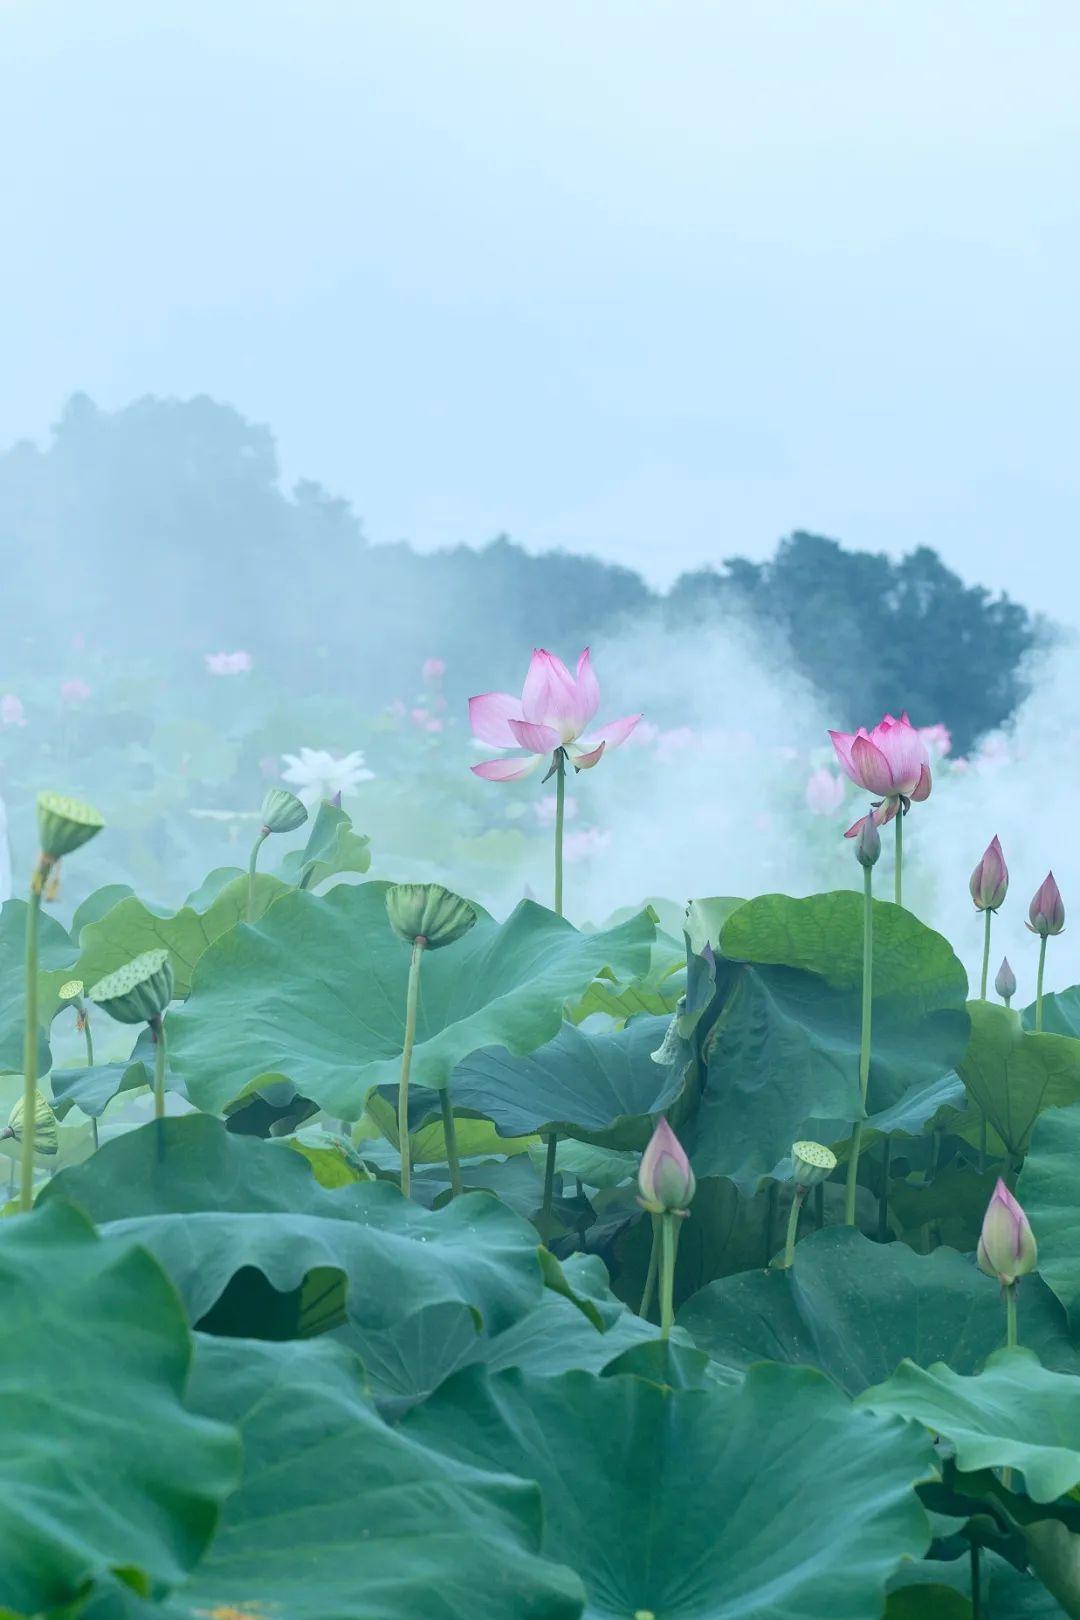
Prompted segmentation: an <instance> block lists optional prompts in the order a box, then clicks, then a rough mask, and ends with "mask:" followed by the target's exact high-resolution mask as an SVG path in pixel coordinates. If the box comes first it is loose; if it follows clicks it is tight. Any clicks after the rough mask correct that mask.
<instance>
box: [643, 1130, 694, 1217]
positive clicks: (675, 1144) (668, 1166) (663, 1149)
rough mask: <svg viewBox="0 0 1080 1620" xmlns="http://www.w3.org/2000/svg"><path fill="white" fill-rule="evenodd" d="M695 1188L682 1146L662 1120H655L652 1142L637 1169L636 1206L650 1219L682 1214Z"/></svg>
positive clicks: (688, 1162) (688, 1161) (692, 1174)
mask: <svg viewBox="0 0 1080 1620" xmlns="http://www.w3.org/2000/svg"><path fill="white" fill-rule="evenodd" d="M696 1186H697V1183H696V1182H695V1180H694V1172H693V1171H692V1170H691V1168H690V1160H689V1159H688V1158H687V1157H686V1154H685V1153H684V1152H683V1148H682V1143H681V1142H680V1141H679V1138H678V1137H677V1136H676V1135H675V1132H674V1131H673V1130H672V1128H671V1126H670V1125H669V1124H668V1122H667V1120H666V1119H660V1120H657V1123H656V1129H655V1131H653V1134H652V1140H651V1141H650V1143H649V1145H648V1147H647V1148H646V1149H645V1151H644V1153H643V1154H642V1155H641V1163H640V1165H639V1166H638V1191H639V1192H640V1194H641V1197H640V1199H639V1202H640V1203H641V1205H642V1207H643V1208H644V1209H647V1210H650V1211H651V1212H652V1213H653V1214H654V1215H662V1214H664V1213H666V1212H668V1211H671V1210H683V1209H685V1208H686V1207H687V1205H688V1204H689V1203H690V1200H691V1199H692V1198H693V1196H694V1192H695V1189H696Z"/></svg>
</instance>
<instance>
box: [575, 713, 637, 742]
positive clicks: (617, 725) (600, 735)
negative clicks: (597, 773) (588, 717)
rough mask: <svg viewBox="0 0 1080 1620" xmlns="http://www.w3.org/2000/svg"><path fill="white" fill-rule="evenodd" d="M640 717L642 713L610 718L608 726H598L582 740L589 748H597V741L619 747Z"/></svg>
mask: <svg viewBox="0 0 1080 1620" xmlns="http://www.w3.org/2000/svg"><path fill="white" fill-rule="evenodd" d="M640 719H641V716H640V714H625V715H623V717H622V719H621V720H609V721H608V723H607V725H606V726H597V727H596V728H595V730H593V731H591V732H590V733H589V735H588V736H587V737H583V738H582V742H583V743H584V744H585V747H586V748H589V749H593V748H595V747H596V745H597V743H607V746H608V747H609V748H619V747H621V746H622V744H623V743H624V742H625V741H626V739H627V737H629V735H630V733H631V732H632V731H633V729H634V727H635V726H636V725H637V723H638V721H639V720H640Z"/></svg>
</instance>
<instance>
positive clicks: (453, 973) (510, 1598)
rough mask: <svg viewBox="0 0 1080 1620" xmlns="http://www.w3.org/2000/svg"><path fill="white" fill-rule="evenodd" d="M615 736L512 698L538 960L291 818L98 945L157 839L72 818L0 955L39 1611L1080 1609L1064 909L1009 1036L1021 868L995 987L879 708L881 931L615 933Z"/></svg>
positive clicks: (843, 746) (816, 910)
mask: <svg viewBox="0 0 1080 1620" xmlns="http://www.w3.org/2000/svg"><path fill="white" fill-rule="evenodd" d="M598 697H599V693H598V689H596V688H595V678H594V677H593V676H592V673H591V670H590V668H589V660H588V657H587V655H583V657H582V660H581V661H579V663H578V666H577V669H576V671H574V672H571V671H570V670H568V669H567V667H566V666H565V665H563V664H562V663H561V662H560V661H559V660H558V659H554V658H551V657H550V655H548V654H544V653H541V654H536V655H534V659H533V662H532V663H531V664H530V666H529V672H528V675H527V677H526V681H525V686H524V689H523V692H522V695H521V698H520V699H518V698H516V697H513V696H510V695H507V694H499V693H488V694H484V695H483V696H482V697H481V698H478V699H475V700H474V703H473V708H472V714H471V720H472V728H473V732H474V734H475V736H476V737H477V739H478V742H479V743H480V744H483V745H486V747H487V749H488V751H489V757H487V758H485V759H482V760H481V761H480V762H479V764H478V767H477V775H479V776H480V777H481V778H483V779H486V780H487V781H489V782H491V783H492V784H493V785H492V787H491V791H492V792H493V793H498V792H521V791H529V790H528V789H521V788H518V787H516V786H515V784H516V783H517V782H519V781H520V780H521V778H523V777H524V776H525V775H527V774H528V773H529V772H530V771H532V770H535V769H537V768H538V767H541V768H544V769H546V771H547V777H546V778H545V780H547V779H552V780H553V783H554V797H555V809H554V815H553V818H552V824H551V833H552V839H553V845H552V854H553V859H552V865H551V878H552V884H551V892H550V894H549V895H548V896H546V897H545V898H546V899H548V900H550V901H551V904H550V906H549V905H547V904H543V903H541V902H540V901H539V900H531V899H526V900H523V901H522V902H521V903H520V904H519V905H518V906H517V907H516V908H515V909H513V910H512V911H511V912H510V913H509V915H505V916H499V917H496V916H493V915H491V914H489V912H488V911H487V910H485V908H484V907H483V906H481V905H480V904H478V903H476V902H474V901H473V900H472V899H470V897H469V896H467V895H461V894H457V893H455V892H453V891H451V890H450V889H448V888H446V887H444V886H442V885H440V884H438V883H434V882H424V883H417V884H410V883H388V882H385V881H382V880H381V879H379V878H378V876H377V875H376V876H372V875H370V874H371V870H372V869H373V870H374V872H375V873H376V874H377V872H378V851H377V849H375V850H374V854H373V852H372V849H371V847H370V846H369V843H368V839H367V837H366V836H365V835H364V833H363V829H362V828H361V827H359V826H354V825H353V821H352V819H351V817H350V815H349V814H348V813H347V812H346V811H345V810H344V809H342V808H341V807H340V805H338V804H335V803H333V802H331V801H323V802H321V803H318V804H313V805H311V806H306V805H304V804H302V803H301V802H300V801H299V800H297V799H296V798H294V797H293V795H292V794H291V793H290V792H289V791H287V790H286V789H284V788H273V789H271V790H270V791H269V792H268V793H267V795H266V799H265V802H264V804H263V806H262V810H261V814H260V815H259V816H258V819H257V827H258V830H257V835H256V837H255V839H254V845H253V847H252V850H251V855H250V861H249V864H248V866H247V868H246V869H245V868H244V867H217V868H215V869H214V870H213V871H212V872H211V873H210V874H209V876H208V877H207V878H206V880H205V881H204V882H203V883H202V884H201V885H200V887H199V888H198V889H197V890H195V891H194V892H193V893H192V894H191V895H190V897H189V899H188V901H187V903H186V904H185V905H184V906H182V907H181V908H180V909H179V910H176V911H164V910H162V909H161V908H160V907H157V906H154V905H151V904H149V903H148V902H146V901H144V900H143V899H141V898H140V897H139V896H138V895H137V894H134V893H132V892H131V891H130V890H129V889H128V888H127V886H126V885H125V886H118V885H112V884H109V885H106V886H104V887H101V888H99V889H97V890H96V891H95V892H93V893H91V894H90V895H89V897H88V898H86V899H85V900H83V902H82V903H81V904H80V905H79V907H78V908H77V910H76V911H75V913H74V916H73V917H72V919H71V924H70V927H66V928H65V927H63V926H61V924H60V923H59V922H58V921H57V920H56V916H55V915H54V908H53V906H52V902H53V900H54V899H55V898H56V894H57V886H58V880H59V879H60V877H61V870H62V871H63V873H64V874H65V876H66V873H67V871H68V869H69V867H70V868H75V867H76V866H77V863H79V862H80V860H82V859H83V858H84V857H83V855H82V850H83V847H84V846H86V845H89V844H90V843H91V840H93V848H94V850H95V860H96V861H97V862H98V863H99V865H100V863H101V862H103V861H104V860H105V859H106V855H107V850H108V841H109V837H110V832H109V826H110V815H111V808H110V806H109V805H107V804H105V805H102V806H101V809H102V812H103V814H102V815H98V814H97V812H96V811H95V810H93V809H91V808H90V807H89V806H86V805H84V804H81V803H80V802H78V801H75V800H71V799H66V798H62V797H60V796H58V795H56V794H53V793H44V794H42V795H41V797H40V799H39V802H38V829H39V839H40V846H41V853H40V855H39V857H38V859H37V861H36V863H35V865H34V868H33V871H32V873H30V874H28V877H29V882H28V883H27V884H26V886H25V888H24V892H23V894H22V896H21V897H19V896H17V897H16V898H13V899H11V900H9V901H8V902H7V903H6V904H5V905H4V907H3V910H2V913H0V1069H2V1071H3V1078H2V1080H0V1087H2V1098H0V1102H2V1107H3V1109H4V1110H6V1112H4V1113H3V1114H2V1115H0V1117H3V1118H6V1119H7V1125H6V1129H5V1130H4V1131H3V1134H2V1137H0V1148H2V1149H3V1151H4V1153H5V1154H6V1156H7V1158H8V1161H9V1164H10V1182H9V1202H8V1204H7V1207H6V1210H5V1216H6V1218H5V1219H4V1220H3V1222H0V1299H2V1301H3V1311H2V1317H0V1321H2V1328H0V1410H2V1412H3V1445H2V1447H0V1489H2V1500H3V1512H2V1513H0V1615H5V1616H18V1617H37V1616H48V1617H57V1620H58V1617H61V1616H62V1617H64V1620H75V1617H76V1616H78V1617H85V1620H154V1617H158V1620H194V1617H200V1620H577V1617H580V1616H587V1617H588V1620H736V1617H738V1620H765V1617H777V1620H875V1617H882V1616H885V1617H888V1620H964V1617H973V1620H980V1617H981V1620H987V1617H994V1620H1005V1617H1009V1620H1012V1617H1036V1616H1037V1617H1040V1620H1049V1617H1053V1616H1061V1615H1071V1616H1076V1615H1080V1555H1078V1551H1077V1549H1080V1338H1078V1333H1080V986H1077V987H1071V988H1063V989H1054V988H1052V985H1053V962H1054V945H1053V941H1054V938H1055V937H1056V936H1057V935H1058V934H1059V933H1060V932H1061V931H1062V929H1063V927H1064V924H1065V912H1064V906H1063V903H1062V899H1061V896H1060V894H1059V892H1058V890H1057V885H1056V884H1055V883H1054V881H1053V878H1052V876H1048V878H1047V880H1046V882H1045V883H1044V884H1043V885H1042V886H1041V887H1040V889H1039V890H1038V892H1037V894H1036V895H1035V896H1034V897H1033V898H1032V899H1031V902H1030V907H1029V911H1028V925H1029V928H1030V930H1031V933H1032V942H1031V948H1032V952H1033V957H1034V958H1036V959H1037V962H1038V969H1037V982H1038V993H1037V997H1036V1000H1035V1002H1034V1003H1033V1004H1032V1005H1031V1006H1027V1007H1018V1006H1014V1005H1013V1004H1012V1003H1013V998H1014V996H1015V993H1016V980H1015V977H1014V976H1013V974H1012V970H1011V969H1010V968H1009V965H1008V964H1007V963H1001V964H1000V966H999V965H998V963H997V962H996V961H995V959H994V954H993V950H992V930H993V924H994V919H995V917H996V915H997V913H998V911H999V910H1000V909H1001V908H1002V907H1003V906H1006V905H1009V904H1011V903H1012V902H1011V901H1010V899H1009V898H1008V889H1009V877H1008V871H1007V867H1006V863H1005V857H1004V854H1003V852H1002V850H1001V848H1000V846H999V845H998V843H997V841H996V840H994V841H993V843H992V844H991V845H990V847H989V848H988V849H987V850H986V852H985V854H984V855H983V856H982V858H981V859H979V860H978V863H977V865H976V866H975V869H974V871H973V872H972V873H971V878H970V894H971V900H972V903H973V905H974V906H975V908H976V909H977V911H978V912H980V913H981V914H982V916H983V918H984V924H985V936H984V937H985V949H984V952H983V957H982V962H981V964H980V965H977V966H976V971H975V974H974V982H973V983H971V984H970V985H969V980H968V974H967V972H966V971H965V968H964V966H963V965H962V963H961V961H960V960H959V958H958V956H957V955H956V954H955V952H954V950H953V949H952V947H951V945H950V944H949V942H948V941H947V940H946V939H945V938H943V937H942V936H941V935H940V934H938V933H936V932H934V931H933V930H931V929H930V928H928V927H927V926H926V925H925V924H924V923H923V922H921V921H920V920H919V918H918V916H916V915H915V914H914V913H913V912H912V911H911V910H909V909H908V908H907V907H906V906H905V905H904V903H903V900H904V888H903V879H904V862H905V860H907V861H909V862H910V861H912V860H917V842H916V844H915V849H914V850H913V847H912V846H913V840H917V839H918V838H919V837H923V836H928V833H927V832H926V831H925V829H927V828H929V827H930V825H931V820H932V815H933V803H932V799H931V790H932V779H931V769H930V759H929V756H928V754H927V751H926V746H925V743H924V742H923V741H922V740H921V739H920V735H919V733H918V732H917V731H916V730H915V728H914V727H912V726H911V725H910V724H909V723H908V722H907V719H906V717H901V718H900V719H894V718H892V717H886V719H885V720H884V721H882V722H881V724H880V725H879V726H877V727H875V728H874V729H873V730H872V731H870V732H858V733H855V734H851V735H848V734H842V733H836V734H834V737H833V742H834V746H835V750H836V756H837V761H838V764H839V767H840V768H841V769H842V770H843V772H844V773H845V775H846V776H847V777H848V778H849V779H850V781H851V782H853V783H854V784H855V787H856V789H857V790H858V791H859V792H860V793H862V794H864V795H865V797H866V802H865V805H864V806H863V808H864V810H865V814H864V815H861V816H860V817H859V819H858V820H857V821H856V823H855V824H854V825H853V826H852V827H851V828H850V830H849V831H850V836H849V840H848V844H847V846H846V848H847V851H848V853H849V857H850V860H851V863H852V871H853V872H854V873H855V874H856V875H857V876H858V880H859V884H860V887H861V893H860V892H859V890H858V889H843V890H838V891H836V892H830V893H823V894H815V895H811V896H809V897H800V898H792V897H789V896H787V895H783V894H764V895H759V896H756V897H739V896H736V895H728V896H715V895H711V896H710V895H706V896H700V897H695V898H688V897H685V896H678V897H673V898H672V900H671V901H670V902H666V903H665V902H660V901H658V902H656V903H654V904H652V905H650V906H647V907H645V908H644V909H641V910H634V909H632V908H630V909H628V910H627V911H626V912H623V913H618V914H616V915H615V916H614V917H612V918H611V919H610V920H609V921H608V922H607V923H606V924H604V925H602V926H591V925H590V926H584V925H583V926H577V925H575V922H574V921H572V920H571V919H572V918H573V917H574V915H575V912H574V903H573V894H572V879H571V884H570V886H569V889H568V888H567V887H566V886H564V873H563V861H562V855H563V838H564V805H565V784H566V781H567V779H568V778H569V777H570V776H571V774H572V773H573V772H576V771H581V770H590V771H591V770H593V769H594V768H596V767H597V766H598V765H599V766H600V769H601V772H602V773H603V772H608V771H610V772H611V773H612V775H614V774H615V773H617V771H618V770H619V768H620V761H619V760H618V759H615V760H612V761H609V759H608V755H609V754H611V753H612V752H613V751H614V750H615V749H616V748H617V747H618V746H619V744H620V743H621V742H623V741H625V740H626V738H627V737H628V736H629V735H630V734H631V732H632V730H633V727H634V721H635V717H634V716H628V717H626V718H624V719H622V720H615V721H612V722H610V723H608V724H607V725H606V726H604V727H600V728H598V729H595V730H591V731H590V729H589V727H590V725H591V721H592V717H593V714H594V713H595V711H596V707H597V702H598ZM496 750H497V751H498V752H495V751H496ZM927 800H931V802H930V803H929V804H928V803H927ZM257 802H258V801H257V799H256V804H257ZM883 846H884V847H883ZM281 851H284V854H282V853H280V852H281ZM977 856H978V850H977V849H976V850H974V851H973V852H972V858H973V861H974V860H975V858H976V857H977ZM643 859H644V857H643ZM642 879H643V886H644V887H645V889H646V891H647V872H643V874H642ZM958 881H959V883H960V885H961V887H962V886H963V885H964V883H965V882H967V874H966V873H963V874H961V875H960V876H959V880H958ZM734 886H735V885H733V887H734ZM564 911H565V912H566V913H567V915H563V913H564Z"/></svg>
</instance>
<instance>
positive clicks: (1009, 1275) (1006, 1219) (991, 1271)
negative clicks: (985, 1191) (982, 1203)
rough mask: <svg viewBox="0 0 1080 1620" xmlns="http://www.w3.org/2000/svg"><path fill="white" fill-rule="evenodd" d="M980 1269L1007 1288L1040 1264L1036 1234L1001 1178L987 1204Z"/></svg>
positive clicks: (982, 1234)
mask: <svg viewBox="0 0 1080 1620" xmlns="http://www.w3.org/2000/svg"><path fill="white" fill-rule="evenodd" d="M978 1259H979V1270H980V1271H985V1272H986V1274H987V1276H989V1277H996V1278H997V1279H998V1281H999V1282H1000V1283H1001V1284H1002V1286H1003V1287H1005V1288H1010V1287H1011V1286H1012V1284H1013V1283H1015V1282H1016V1280H1017V1278H1018V1277H1025V1276H1026V1275H1027V1273H1028V1272H1029V1271H1034V1270H1035V1267H1036V1266H1037V1265H1038V1263H1039V1251H1038V1248H1037V1246H1036V1243H1035V1234H1034V1233H1033V1232H1032V1230H1031V1224H1030V1222H1029V1221H1028V1218H1027V1216H1026V1215H1025V1214H1024V1211H1023V1210H1022V1209H1021V1207H1020V1205H1019V1204H1018V1203H1017V1201H1016V1199H1015V1198H1014V1197H1013V1195H1012V1193H1011V1192H1010V1191H1009V1189H1008V1187H1006V1185H1005V1183H1004V1182H1003V1181H1002V1179H1001V1177H1000V1176H999V1177H998V1182H997V1186H996V1187H995V1188H994V1191H993V1195H992V1197H991V1199H990V1202H989V1204H988V1205H987V1207H986V1214H985V1216H984V1217H983V1224H982V1233H981V1235H980V1237H979V1247H978Z"/></svg>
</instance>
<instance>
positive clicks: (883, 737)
mask: <svg viewBox="0 0 1080 1620" xmlns="http://www.w3.org/2000/svg"><path fill="white" fill-rule="evenodd" d="M829 736H830V737H831V738H832V745H833V747H834V748H835V749H836V757H837V759H838V760H839V761H840V763H841V765H842V766H843V767H844V770H845V771H846V772H847V774H848V776H850V777H851V780H852V781H853V782H854V783H855V784H856V786H857V787H861V788H863V789H864V790H865V791H866V792H867V793H874V794H877V796H878V802H877V803H876V804H875V805H874V809H873V816H874V822H875V824H876V825H877V826H879V827H881V826H883V825H884V824H885V822H887V821H891V820H892V819H893V817H894V816H895V815H896V813H897V811H898V810H901V809H903V810H905V811H906V810H907V807H908V805H909V804H910V802H911V801H912V800H915V801H916V803H919V802H921V801H922V800H923V799H928V798H929V797H930V789H931V786H932V785H933V784H932V779H931V775H930V756H929V754H928V753H927V751H926V744H925V743H924V742H923V740H922V738H921V737H920V735H919V733H918V732H917V731H916V730H915V727H914V726H913V725H912V724H911V721H910V720H909V719H908V717H907V715H906V714H902V715H901V716H900V718H899V720H897V719H895V718H894V716H893V715H891V714H887V715H886V716H885V718H884V720H882V721H880V722H879V723H878V724H877V725H876V726H875V727H874V729H873V731H867V730H866V729H865V728H864V727H863V726H860V727H859V729H858V731H856V732H855V733H854V734H851V733H849V732H846V731H830V732H829ZM861 826H862V820H861V819H860V820H859V821H856V822H855V824H854V826H852V827H849V828H848V830H847V832H846V833H845V834H844V836H845V838H857V837H858V835H859V828H860V827H861Z"/></svg>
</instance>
